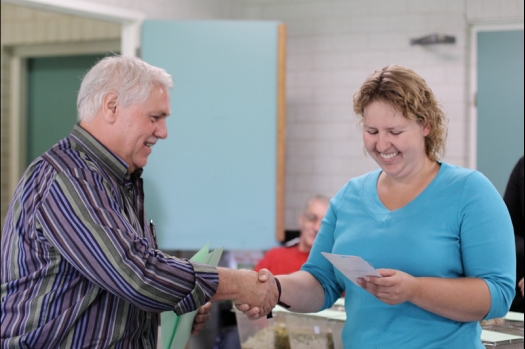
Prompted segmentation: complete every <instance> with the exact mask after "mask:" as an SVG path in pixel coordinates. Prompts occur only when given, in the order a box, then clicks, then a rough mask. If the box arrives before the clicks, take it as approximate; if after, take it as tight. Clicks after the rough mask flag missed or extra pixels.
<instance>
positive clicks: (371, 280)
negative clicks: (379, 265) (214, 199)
mask: <svg viewBox="0 0 525 349" xmlns="http://www.w3.org/2000/svg"><path fill="white" fill-rule="evenodd" d="M377 271H378V272H379V274H381V276H382V277H377V276H367V277H365V278H359V279H358V280H357V282H358V283H359V285H360V286H361V287H363V288H364V289H365V290H366V291H368V292H370V293H371V294H373V295H374V296H375V297H376V298H378V299H379V300H380V301H382V302H385V303H386V304H390V305H395V304H401V303H404V302H409V301H410V300H411V299H413V297H414V295H415V294H416V293H417V288H418V281H417V278H416V277H414V276H412V275H409V274H407V273H404V272H402V271H399V270H393V269H377Z"/></svg>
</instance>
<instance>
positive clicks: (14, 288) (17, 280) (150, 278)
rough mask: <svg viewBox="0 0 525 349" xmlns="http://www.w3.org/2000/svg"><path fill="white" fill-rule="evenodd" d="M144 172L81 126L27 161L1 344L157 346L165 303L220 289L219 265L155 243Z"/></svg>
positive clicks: (8, 225) (7, 233) (15, 215)
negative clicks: (174, 252) (180, 256)
mask: <svg viewBox="0 0 525 349" xmlns="http://www.w3.org/2000/svg"><path fill="white" fill-rule="evenodd" d="M140 174H141V170H137V171H135V172H134V173H133V174H129V173H128V171H127V165H126V163H125V162H123V161H122V160H121V159H120V158H118V157H117V156H116V155H115V154H114V153H112V152H111V151H109V150H108V149H107V148H106V147H104V145H102V144H101V143H100V142H98V141H97V140H96V139H95V138H94V137H93V136H91V135H90V134H89V133H88V132H86V131H85V130H84V129H82V128H81V127H80V126H79V125H76V126H75V127H74V129H73V131H72V132H71V134H70V135H69V136H68V137H67V138H65V139H63V140H62V141H60V142H59V143H58V144H57V145H55V146H54V147H53V148H51V149H50V150H49V151H47V152H46V153H44V154H43V155H42V156H41V157H39V158H38V159H36V160H35V161H34V162H33V163H32V164H31V165H30V166H29V167H28V169H27V170H26V171H25V173H24V176H23V178H22V180H21V181H20V183H19V185H18V187H17V189H16V192H15V194H14V198H13V201H12V202H11V206H10V208H9V212H8V215H7V217H6V221H5V225H4V229H3V232H2V246H1V251H2V256H1V260H2V266H1V272H2V274H1V279H2V285H1V301H2V305H1V314H0V316H1V341H2V348H155V347H156V341H157V331H158V322H159V313H160V312H163V311H175V312H176V313H177V314H179V315H180V314H183V313H186V312H190V311H193V310H196V309H197V308H198V307H199V306H201V305H203V304H204V303H205V302H206V301H208V300H209V299H210V298H211V297H212V296H213V295H214V294H215V292H216V290H217V286H218V282H219V281H218V274H217V270H216V268H214V267H210V266H207V265H202V264H198V263H191V262H189V261H187V260H183V259H177V258H174V257H171V256H169V255H166V254H164V253H162V252H161V251H159V250H157V249H156V248H155V247H156V246H155V237H154V236H153V235H152V232H151V231H150V226H149V224H147V223H146V220H145V215H144V195H143V191H142V179H141V178H140Z"/></svg>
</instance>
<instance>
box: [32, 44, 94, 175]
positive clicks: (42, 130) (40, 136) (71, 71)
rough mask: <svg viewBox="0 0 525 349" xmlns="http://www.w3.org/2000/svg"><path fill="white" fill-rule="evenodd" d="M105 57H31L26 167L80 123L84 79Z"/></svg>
mask: <svg viewBox="0 0 525 349" xmlns="http://www.w3.org/2000/svg"><path fill="white" fill-rule="evenodd" d="M103 57H104V55H102V54H99V55H75V56H57V57H37V58H30V59H28V62H27V80H28V81H27V87H28V95H27V100H28V103H27V106H28V109H27V147H26V149H27V152H26V159H27V161H26V166H27V165H28V164H29V163H30V162H32V161H33V160H34V159H35V158H36V157H38V156H40V155H41V154H42V153H44V152H45V151H46V150H48V149H49V148H50V147H52V146H53V145H54V144H55V143H56V142H58V141H59V140H61V139H62V138H64V137H66V136H67V135H68V134H69V132H70V131H71V129H72V128H73V125H75V123H76V121H77V111H76V99H77V93H78V90H79V88H80V83H81V79H82V77H83V76H84V75H85V74H86V72H87V71H88V70H89V69H90V68H91V67H92V66H93V65H94V64H95V63H96V62H97V61H98V60H100V59H102V58H103Z"/></svg>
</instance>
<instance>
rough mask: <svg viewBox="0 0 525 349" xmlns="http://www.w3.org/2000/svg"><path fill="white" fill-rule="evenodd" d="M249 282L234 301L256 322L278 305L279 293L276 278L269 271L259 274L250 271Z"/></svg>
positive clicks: (265, 270) (263, 270) (264, 270)
mask: <svg viewBox="0 0 525 349" xmlns="http://www.w3.org/2000/svg"><path fill="white" fill-rule="evenodd" d="M249 273H250V275H249V277H248V278H247V280H248V282H247V283H246V284H245V285H243V288H242V292H241V293H240V297H239V298H238V299H234V300H233V301H234V304H235V307H236V308H237V309H238V310H239V311H242V312H243V313H244V314H245V315H246V316H247V317H248V318H249V319H252V320H255V319H258V318H261V317H263V316H266V315H268V314H269V313H270V312H271V311H272V309H273V308H274V307H275V306H276V305H277V302H278V300H279V299H278V298H279V291H278V289H277V285H276V283H275V277H274V276H273V275H272V273H271V272H270V271H269V270H267V269H261V270H260V271H259V272H258V273H256V272H254V271H249Z"/></svg>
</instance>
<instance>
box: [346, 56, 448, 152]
mask: <svg viewBox="0 0 525 349" xmlns="http://www.w3.org/2000/svg"><path fill="white" fill-rule="evenodd" d="M373 101H382V102H385V103H388V104H390V105H392V106H393V107H394V108H396V109H397V110H399V111H400V112H402V113H403V116H405V117H406V118H408V119H410V120H414V121H416V122H418V123H419V124H420V125H429V126H430V133H429V134H428V135H427V136H426V137H425V152H426V155H427V156H428V158H429V159H430V160H432V161H437V160H438V159H439V158H440V156H443V155H444V154H445V141H446V139H447V125H446V123H447V118H446V116H445V113H444V112H443V111H442V110H441V106H440V104H439V103H438V102H437V101H436V98H435V97H434V94H433V93H432V90H431V89H430V88H429V87H428V86H427V83H426V82H425V80H424V79H423V78H421V77H420V76H419V75H417V74H416V73H415V72H413V71H412V70H410V69H408V68H404V67H401V66H398V65H389V66H387V67H384V68H383V69H381V70H376V71H375V73H374V74H372V75H371V76H369V77H368V78H367V79H366V81H365V82H364V83H363V85H362V86H361V88H360V89H359V91H357V92H356V93H355V94H354V112H355V114H356V116H357V117H358V118H359V122H360V124H361V123H362V122H363V119H364V114H363V112H364V109H365V107H366V106H367V105H369V104H370V103H371V102H373Z"/></svg>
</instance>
